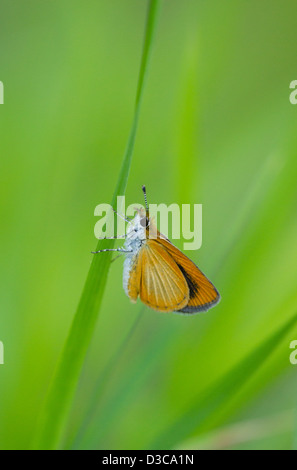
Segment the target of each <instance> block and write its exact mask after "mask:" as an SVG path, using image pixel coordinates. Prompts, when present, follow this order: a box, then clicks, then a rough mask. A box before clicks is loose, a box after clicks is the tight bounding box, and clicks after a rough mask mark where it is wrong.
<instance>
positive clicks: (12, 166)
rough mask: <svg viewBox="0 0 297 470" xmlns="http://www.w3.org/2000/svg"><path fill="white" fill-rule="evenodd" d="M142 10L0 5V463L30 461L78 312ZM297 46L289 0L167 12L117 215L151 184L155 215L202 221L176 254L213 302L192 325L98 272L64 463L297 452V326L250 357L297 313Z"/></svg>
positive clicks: (136, 58) (109, 186) (106, 195)
mask: <svg viewBox="0 0 297 470" xmlns="http://www.w3.org/2000/svg"><path fill="white" fill-rule="evenodd" d="M146 10H147V2H146V1H144V0H143V1H139V0H125V1H123V0H112V1H110V0H89V1H88V2H82V1H77V0H71V1H68V0H63V1H57V0H52V1H50V2H49V1H48V2H45V1H37V0H27V1H26V2H23V1H21V0H15V1H14V2H10V1H8V0H1V17H0V57H1V62H0V65H1V66H0V80H1V81H2V82H3V83H4V89H5V103H4V105H2V106H0V128H1V138H0V151H1V163H0V165H1V167H0V178H1V185H0V191H1V206H0V208H1V235H0V236H1V248H2V250H1V251H2V256H1V279H0V290H1V316H0V340H1V341H3V344H4V351H5V364H4V365H1V366H0V416H1V421H0V423H1V424H0V447H1V448H2V449H26V448H29V446H30V443H31V440H32V434H33V431H34V429H35V425H36V420H37V417H38V414H39V412H40V409H41V406H42V403H43V400H44V396H45V393H46V391H47V389H48V385H49V382H50V379H51V377H52V374H53V371H54V368H55V365H56V363H57V360H58V358H59V356H60V353H61V350H62V347H63V345H64V343H65V339H66V337H67V334H68V331H69V327H70V325H71V322H72V319H73V315H74V313H75V310H76V306H77V303H78V301H79V297H80V293H81V291H82V287H83V285H84V281H85V278H86V275H87V272H88V268H89V265H90V262H91V256H92V255H91V254H90V251H91V250H93V249H94V248H95V246H96V239H95V237H94V233H93V229H94V225H95V222H96V220H97V219H96V218H95V217H94V215H93V214H94V208H95V206H96V205H97V204H100V203H103V202H104V203H109V202H110V200H111V197H112V194H113V191H114V187H115V184H116V181H117V178H118V173H119V169H120V166H121V162H122V156H123V152H124V149H125V146H126V142H127V137H128V134H129V129H130V126H131V120H132V115H133V104H134V99H135V93H136V86H137V78H138V72H139V63H140V57H141V50H142V44H143V35H144V27H145V18H146ZM296 31H297V4H296V1H295V0H287V1H286V2H282V1H280V0H262V1H261V2H259V1H258V0H250V1H248V2H247V1H245V0H228V1H227V0H224V1H222V0H210V1H206V0H199V1H197V0H187V1H186V2H181V1H178V0H170V1H169V0H164V1H163V2H162V8H161V12H160V18H159V22H158V28H157V33H156V38H155V44H154V49H153V54H152V60H151V64H150V70H149V75H148V81H147V84H146V85H147V86H146V89H145V93H144V101H143V106H142V109H141V117H140V125H139V129H138V134H137V139H136V146H135V151H134V156H133V162H132V168H131V173H130V177H129V183H128V189H127V193H126V201H127V204H131V203H134V202H136V201H138V202H140V203H142V202H143V201H142V194H141V185H142V184H144V183H145V184H146V185H147V192H148V199H149V202H151V203H161V202H163V203H167V204H170V203H172V202H178V203H180V204H181V203H191V204H194V203H202V204H203V245H202V248H201V249H200V250H199V251H198V252H189V253H188V255H189V256H190V257H191V258H192V259H193V260H194V261H195V262H196V263H198V264H199V266H200V267H201V269H202V270H203V271H204V272H205V273H206V274H207V275H208V276H209V277H210V278H211V279H212V281H213V282H214V283H215V285H216V286H217V288H218V290H219V291H220V293H221V296H222V301H221V303H220V304H219V305H218V306H217V307H215V308H214V309H212V310H210V311H209V312H208V313H207V314H205V315H204V314H203V315H196V316H190V317H188V316H186V317H183V316H180V315H174V314H160V313H157V312H154V311H152V310H149V309H147V308H142V306H141V304H140V303H138V304H137V305H133V304H131V303H130V301H129V299H128V298H127V297H126V296H125V293H124V291H123V289H122V264H123V263H122V260H118V261H116V262H115V263H112V265H111V268H110V273H109V279H108V283H107V288H106V291H105V295H104V301H103V305H102V307H101V311H100V316H99V320H98V323H97V329H96V334H95V336H94V338H93V341H92V344H91V347H90V349H89V353H88V356H87V359H86V362H85V365H84V368H83V371H82V375H81V380H80V382H79V386H78V390H77V393H76V397H75V401H74V403H73V406H72V410H71V416H70V417H69V422H68V426H67V430H66V432H65V435H64V438H63V444H62V446H63V448H71V447H72V448H85V449H88V448H89V449H97V448H99V449H141V448H142V449H146V448H152V447H153V448H154V447H158V448H165V449H166V448H168V447H173V448H182V449H184V448H231V449H234V448H236V449H237V448H244V449H246V448H247V449H261V448H262V449H265V448H268V449H273V448H277V449H292V448H294V447H296V444H297V419H296V416H297V413H296V388H297V375H296V373H297V366H293V365H291V364H290V362H289V354H290V349H289V344H290V341H292V340H294V339H297V326H296V325H293V327H292V328H291V330H290V331H289V332H288V335H287V336H286V337H284V338H282V340H281V341H280V343H279V344H275V346H276V347H275V348H274V347H272V345H273V344H271V353H270V354H268V355H267V357H265V361H264V360H263V358H264V357H263V356H261V354H260V352H259V353H258V352H257V351H258V349H257V348H259V347H261V345H262V344H263V342H265V341H266V340H267V338H269V337H270V335H271V334H273V333H274V332H277V331H279V329H280V328H281V327H282V326H283V325H284V324H285V323H286V321H288V320H289V319H290V318H292V317H293V315H294V314H296V312H297V292H296V280H297V218H296V215H297V209H296V207H297V184H296V182H297V158H296V156H297V133H296V129H297V127H296V126H297V106H296V107H295V106H293V105H292V104H290V102H289V94H290V90H289V84H290V82H291V81H292V80H296V79H297V67H296V54H297V41H296ZM177 245H178V246H179V247H181V246H182V244H181V242H179V243H178V242H177ZM102 256H104V254H103V255H102ZM251 354H254V356H251V357H253V358H254V359H253V360H254V363H252V367H251V368H250V369H247V370H246V376H245V375H244V373H245V369H241V368H240V366H239V370H241V371H242V374H243V377H244V380H243V381H241V382H240V383H238V382H237V381H236V380H235V379H234V382H233V374H235V372H232V371H233V368H234V367H235V366H236V365H237V364H239V365H240V364H241V361H242V360H243V359H244V358H245V357H250V355H251ZM221 380H222V381H223V382H224V380H225V384H226V383H227V385H228V386H227V392H225V393H223V391H222V390H221V389H220V387H217V386H216V384H217V383H220V381H221ZM204 394H206V397H208V398H207V399H211V400H214V401H215V403H217V406H215V407H214V409H213V410H210V411H209V410H207V409H206V407H205V401H203V400H202V398H201V397H202V396H204ZM204 413H206V415H205V416H206V418H205V420H201V419H200V418H201V416H202V417H203V416H204ZM196 418H197V419H196Z"/></svg>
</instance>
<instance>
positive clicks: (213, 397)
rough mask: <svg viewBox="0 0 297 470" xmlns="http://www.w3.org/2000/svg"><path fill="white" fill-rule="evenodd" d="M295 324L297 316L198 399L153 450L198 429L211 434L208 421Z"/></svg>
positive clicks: (164, 447) (159, 438)
mask: <svg viewBox="0 0 297 470" xmlns="http://www.w3.org/2000/svg"><path fill="white" fill-rule="evenodd" d="M296 324H297V315H296V314H295V315H294V316H293V317H292V318H291V319H290V320H288V321H287V322H286V323H285V325H283V326H282V327H281V328H279V329H278V330H277V331H276V332H275V333H273V334H272V335H271V336H270V337H269V338H268V339H266V340H265V341H263V342H262V344H260V346H259V347H258V348H256V349H255V350H254V351H252V352H251V353H250V354H249V355H248V356H247V357H245V358H244V359H243V360H241V361H240V362H239V364H237V365H236V366H235V367H234V368H233V369H231V370H230V371H229V372H228V373H227V374H225V375H224V377H222V379H221V380H219V381H218V382H217V383H215V384H214V386H213V387H210V389H208V390H207V391H206V392H205V393H204V394H203V395H202V396H201V397H198V398H197V400H196V403H197V405H195V406H194V407H192V408H191V409H189V410H188V412H186V413H185V414H184V416H182V417H181V418H180V419H179V420H178V421H177V422H176V423H174V424H173V425H172V426H171V427H170V429H166V431H165V432H164V433H162V435H161V436H159V437H158V439H156V441H155V442H154V443H152V445H151V446H150V448H151V449H160V448H161V447H162V448H163V449H170V448H172V447H174V446H176V445H177V443H179V442H181V441H183V440H184V439H186V438H187V437H189V436H190V435H191V433H193V432H195V430H196V429H197V428H199V431H203V432H206V431H208V429H207V423H208V421H209V420H210V419H211V418H212V417H213V416H214V415H215V414H216V412H217V411H218V410H220V409H222V408H223V407H224V406H226V404H227V403H228V401H229V400H230V399H231V398H232V397H233V395H234V390H239V389H240V388H241V387H242V386H243V385H244V384H245V383H246V382H247V381H248V380H249V379H250V378H251V377H252V375H253V374H254V373H255V372H256V371H257V370H258V369H259V368H260V366H262V364H263V363H264V362H265V361H266V359H268V357H269V356H270V354H271V353H272V352H273V351H275V349H276V348H277V347H278V346H279V344H280V343H281V341H283V340H284V338H285V337H286V336H287V335H288V333H289V332H290V331H291V330H292V329H293V328H295V327H296Z"/></svg>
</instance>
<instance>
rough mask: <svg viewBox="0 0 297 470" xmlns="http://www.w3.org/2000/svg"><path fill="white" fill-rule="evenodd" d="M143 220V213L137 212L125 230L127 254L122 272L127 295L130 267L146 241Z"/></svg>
mask: <svg viewBox="0 0 297 470" xmlns="http://www.w3.org/2000/svg"><path fill="white" fill-rule="evenodd" d="M143 220H145V213H144V212H143V211H139V212H138V213H137V214H136V216H135V217H134V219H133V220H131V222H129V225H128V229H127V237H126V241H125V244H124V248H125V250H127V251H128V253H125V255H126V259H125V261H124V272H123V287H124V290H125V292H126V294H127V295H128V283H129V277H130V272H131V269H132V266H133V264H134V262H135V259H136V257H137V255H138V252H139V250H140V248H141V246H142V245H143V243H145V240H146V227H145V224H144V223H143V222H142V221H143ZM141 222H142V223H141Z"/></svg>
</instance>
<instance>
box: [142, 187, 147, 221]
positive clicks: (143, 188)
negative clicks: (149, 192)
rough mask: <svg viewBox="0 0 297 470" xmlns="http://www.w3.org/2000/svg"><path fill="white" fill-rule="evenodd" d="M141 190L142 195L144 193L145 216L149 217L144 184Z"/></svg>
mask: <svg viewBox="0 0 297 470" xmlns="http://www.w3.org/2000/svg"><path fill="white" fill-rule="evenodd" d="M142 191H143V195H144V202H145V209H146V216H147V217H149V208H148V203H147V197H146V189H145V186H144V185H143V186H142Z"/></svg>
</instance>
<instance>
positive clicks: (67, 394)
mask: <svg viewBox="0 0 297 470" xmlns="http://www.w3.org/2000/svg"><path fill="white" fill-rule="evenodd" d="M159 3H160V2H159V0H151V1H150V3H149V8H148V16H147V25H146V32H145V40H144V47H143V53H142V60H141V66H140V74H139V79H138V87H137V93H136V102H135V110H134V118H133V122H132V126H131V131H130V135H129V139H128V144H127V147H126V151H125V154H124V158H123V163H122V167H121V171H120V174H119V178H118V182H117V185H116V189H115V192H114V195H113V198H112V203H111V205H112V206H114V205H115V202H116V198H117V196H118V195H119V194H121V195H122V194H125V190H126V185H127V181H128V176H129V171H130V166H131V159H132V154H133V149H134V143H135V137H136V131H137V127H138V121H139V113H140V107H141V101H142V97H143V89H144V84H145V79H146V76H147V73H148V64H149V58H150V54H151V50H152V44H153V37H154V32H155V27H156V20H157V12H158V7H159ZM113 243H114V241H113V240H110V241H108V242H106V243H105V247H108V248H111V247H112V246H113ZM102 244H103V242H102V241H99V242H98V245H97V248H96V251H98V250H100V249H101V248H102ZM110 260H111V254H110V253H106V254H105V256H94V257H93V260H92V263H91V266H90V270H89V273H88V276H87V280H86V283H85V286H84V289H83V292H82V295H81V299H80V302H79V305H78V308H77V311H76V314H75V317H74V320H73V323H72V326H71V329H70V332H69V336H68V339H67V341H66V344H65V347H64V350H63V352H62V355H61V357H60V360H59V363H58V365H57V369H56V372H55V375H54V377H53V380H52V383H51V386H50V389H49V392H48V395H47V398H46V402H45V406H44V408H43V410H42V414H41V416H40V422H39V426H38V428H37V432H36V435H35V438H34V442H33V448H37V449H55V448H58V447H59V444H60V440H61V436H62V434H63V430H64V427H65V423H66V420H67V416H68V413H69V411H70V408H71V404H72V400H73V396H74V393H75V390H76V387H77V384H78V380H79V376H80V372H81V368H82V365H83V362H84V359H85V356H86V353H87V350H88V346H89V344H90V341H91V338H92V336H93V332H94V328H95V325H96V321H97V318H98V313H99V309H100V305H101V301H102V298H103V294H104V290H105V285H106V281H107V275H108V270H109V266H110Z"/></svg>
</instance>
